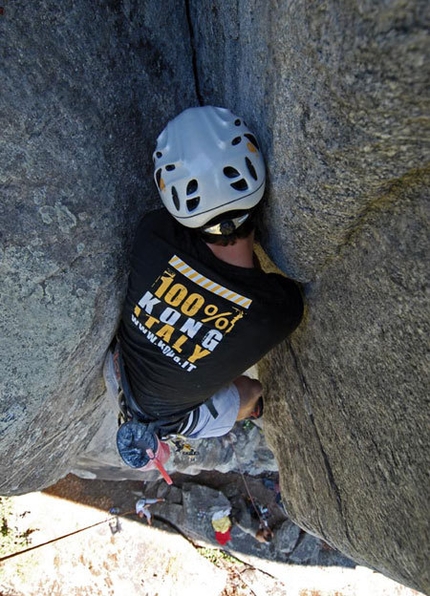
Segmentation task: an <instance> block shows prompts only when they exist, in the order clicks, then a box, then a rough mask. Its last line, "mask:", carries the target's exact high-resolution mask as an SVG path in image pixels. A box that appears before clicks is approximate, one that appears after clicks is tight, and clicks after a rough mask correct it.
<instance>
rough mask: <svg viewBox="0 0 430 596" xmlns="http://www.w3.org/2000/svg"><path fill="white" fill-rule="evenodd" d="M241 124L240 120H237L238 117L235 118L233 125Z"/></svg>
mask: <svg viewBox="0 0 430 596" xmlns="http://www.w3.org/2000/svg"><path fill="white" fill-rule="evenodd" d="M241 124H242V122H241V121H240V120H239V118H237V119H236V120H235V121H234V125H235V126H240V125H241Z"/></svg>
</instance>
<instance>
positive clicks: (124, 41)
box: [0, 0, 195, 493]
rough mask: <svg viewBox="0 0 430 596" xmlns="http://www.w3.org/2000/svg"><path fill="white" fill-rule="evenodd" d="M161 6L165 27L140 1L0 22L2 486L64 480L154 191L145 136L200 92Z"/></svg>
mask: <svg viewBox="0 0 430 596" xmlns="http://www.w3.org/2000/svg"><path fill="white" fill-rule="evenodd" d="M164 5H165V8H166V10H167V11H168V12H169V14H170V19H169V23H166V20H165V19H160V18H159V12H158V8H157V6H156V5H154V3H152V2H149V1H146V2H139V3H137V2H135V3H132V2H131V3H129V2H125V3H120V2H113V1H112V2H101V3H90V4H89V3H88V2H85V1H83V0H68V1H66V2H62V3H60V4H59V3H58V2H53V1H51V0H46V1H43V2H37V3H30V4H28V3H26V2H20V1H17V2H10V3H7V5H6V6H5V8H4V14H3V16H1V17H0V28H1V33H0V34H1V37H2V44H1V70H2V93H1V98H0V118H1V123H0V129H1V131H2V139H1V147H0V151H1V161H0V163H1V178H0V185H1V188H2V201H1V206H0V218H1V225H0V229H1V280H2V292H1V317H0V329H1V331H0V337H1V351H2V358H1V365H0V366H1V374H0V379H1V381H0V383H1V387H0V390H1V399H2V413H1V418H0V432H1V437H2V455H1V461H2V474H1V484H0V486H1V489H0V490H1V491H2V492H3V493H5V492H6V493H13V492H25V491H29V490H32V489H33V488H40V487H43V486H46V485H47V484H50V483H52V481H53V480H55V479H57V478H59V477H61V476H62V475H64V473H65V472H66V471H67V469H68V468H69V467H70V465H71V462H72V461H73V459H74V456H75V454H76V452H77V451H78V450H79V449H81V448H82V446H83V445H85V443H86V442H88V440H89V438H90V437H91V436H92V434H93V429H94V428H95V427H96V426H97V425H98V424H99V419H100V415H99V412H98V410H99V407H100V398H101V396H102V394H103V390H104V388H103V383H102V380H101V377H100V366H101V362H102V358H103V355H104V352H105V350H106V347H107V345H108V343H109V341H110V338H111V337H112V335H113V333H114V331H115V327H116V324H117V321H118V315H119V311H120V304H121V300H122V296H123V292H124V288H125V279H126V277H125V275H126V272H127V267H126V262H127V261H126V255H127V249H128V246H129V243H130V240H131V238H132V231H133V229H134V226H135V224H136V222H137V220H138V218H139V217H140V216H141V214H142V212H143V210H144V209H145V207H147V206H150V205H151V204H152V205H154V203H155V201H156V200H157V198H156V194H155V192H154V187H153V183H152V172H151V155H152V144H153V140H154V138H155V137H156V135H157V134H158V132H159V131H160V127H161V123H164V122H165V121H166V120H168V119H169V118H170V117H172V116H173V115H174V114H176V113H177V112H178V111H180V110H182V109H183V108H185V107H187V106H188V105H190V104H192V103H193V102H195V93H194V79H193V74H192V69H191V53H190V47H189V43H188V38H187V36H179V37H178V36H177V37H176V38H175V40H174V42H173V41H172V43H170V44H166V39H169V38H170V31H171V28H172V27H173V28H177V29H179V30H181V31H185V32H186V31H187V22H186V18H185V10H183V9H181V7H180V6H179V7H178V6H177V4H176V3H175V2H173V1H171V2H170V3H169V2H168V1H167V2H164ZM178 65H180V68H179V67H178ZM173 77H175V84H174V85H172V79H173ZM166 89H168V90H169V91H168V93H166ZM149 140H150V141H149Z"/></svg>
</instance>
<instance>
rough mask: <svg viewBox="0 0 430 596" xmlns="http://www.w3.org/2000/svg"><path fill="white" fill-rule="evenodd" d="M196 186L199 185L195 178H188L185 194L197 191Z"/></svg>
mask: <svg viewBox="0 0 430 596" xmlns="http://www.w3.org/2000/svg"><path fill="white" fill-rule="evenodd" d="M198 187H199V184H198V182H197V180H195V179H193V180H190V181H189V182H188V184H187V195H188V196H190V195H193V194H194V193H195V192H196V191H197V189H198Z"/></svg>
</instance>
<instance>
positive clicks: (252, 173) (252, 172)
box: [245, 157, 258, 180]
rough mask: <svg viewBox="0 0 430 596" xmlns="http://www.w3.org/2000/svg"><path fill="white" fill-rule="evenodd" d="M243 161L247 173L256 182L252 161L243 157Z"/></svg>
mask: <svg viewBox="0 0 430 596" xmlns="http://www.w3.org/2000/svg"><path fill="white" fill-rule="evenodd" d="M245 161H246V165H247V167H248V170H249V173H250V174H251V176H252V177H253V178H254V180H257V178H258V176H257V172H256V171H255V168H254V166H253V165H252V161H251V160H250V159H249V157H245Z"/></svg>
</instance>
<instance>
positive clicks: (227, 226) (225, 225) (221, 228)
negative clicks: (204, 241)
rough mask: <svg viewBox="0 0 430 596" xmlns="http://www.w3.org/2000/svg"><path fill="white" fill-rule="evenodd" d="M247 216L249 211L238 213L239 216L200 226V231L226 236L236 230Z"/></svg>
mask: <svg viewBox="0 0 430 596" xmlns="http://www.w3.org/2000/svg"><path fill="white" fill-rule="evenodd" d="M248 217H249V213H245V215H240V216H239V217H233V218H232V219H224V220H223V221H221V222H219V223H217V224H215V225H213V226H209V227H208V228H202V231H203V232H206V233H207V234H215V235H217V236H228V235H229V234H232V233H233V232H234V231H235V230H237V228H239V227H240V226H241V225H242V224H243V223H244V222H245V221H246V220H247V219H248Z"/></svg>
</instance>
